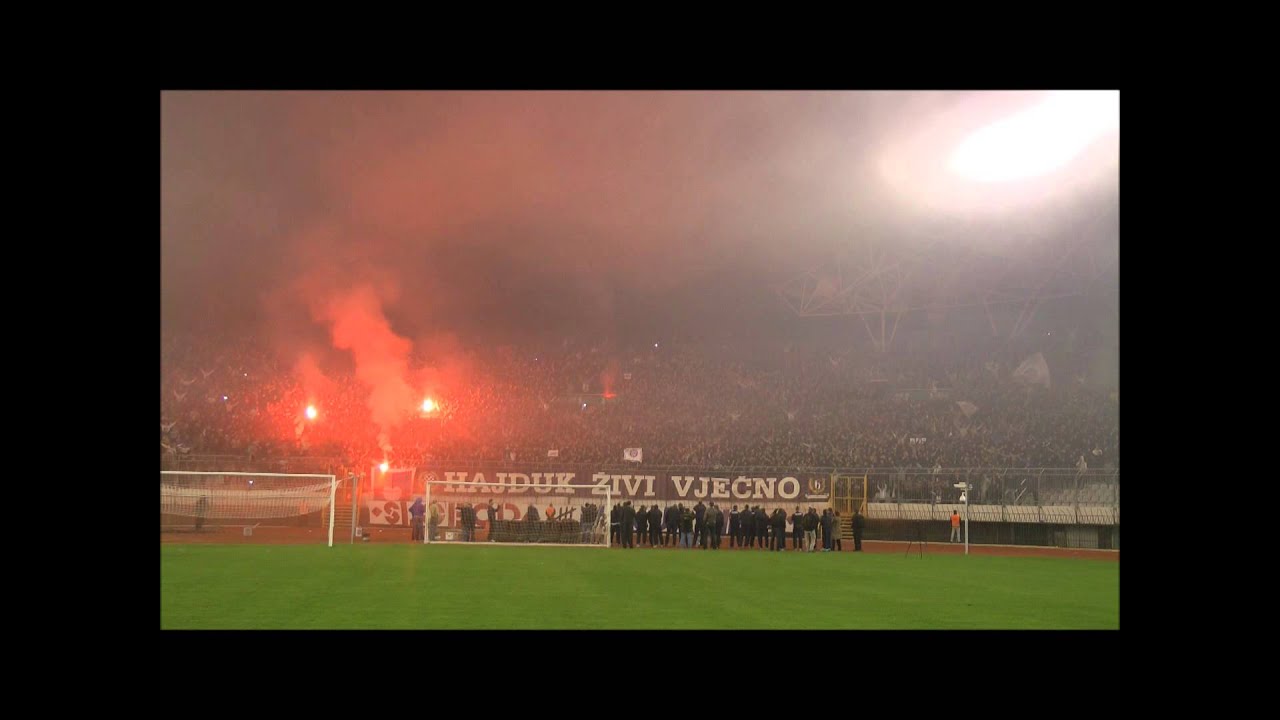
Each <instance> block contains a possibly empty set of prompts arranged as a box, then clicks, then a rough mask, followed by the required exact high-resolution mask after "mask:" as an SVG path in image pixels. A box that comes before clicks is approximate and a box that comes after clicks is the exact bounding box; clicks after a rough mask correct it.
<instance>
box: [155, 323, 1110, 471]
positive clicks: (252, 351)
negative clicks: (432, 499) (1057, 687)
mask: <svg viewBox="0 0 1280 720" xmlns="http://www.w3.org/2000/svg"><path fill="white" fill-rule="evenodd" d="M1037 349H1038V348H1036V347H1035V346H1031V345H1021V346H1018V345H1015V346H1010V345H1008V344H1005V343H1001V344H992V343H990V341H989V339H988V342H987V345H986V346H984V345H981V344H979V345H975V346H973V347H969V348H956V349H954V350H953V351H952V352H948V353H945V354H941V355H940V354H938V353H928V354H920V355H912V354H911V353H890V354H888V355H879V354H875V353H871V352H866V353H860V352H857V351H845V352H833V351H830V350H829V349H824V348H817V347H805V346H801V345H800V344H797V343H779V344H778V346H777V347H775V348H769V349H767V350H765V351H762V350H761V349H760V348H759V347H758V346H752V347H734V346H732V345H731V344H724V343H710V342H687V343H671V344H670V345H669V344H667V343H661V344H658V343H655V344H654V346H653V347H649V346H646V347H644V348H643V349H641V350H634V349H632V350H630V351H627V352H620V351H618V350H614V349H606V348H603V347H599V346H598V347H592V346H590V345H589V344H575V343H571V342H566V343H564V344H563V345H561V346H558V347H556V348H555V349H554V350H551V351H548V350H546V349H545V348H544V349H539V350H520V349H513V348H510V347H507V348H502V349H497V350H493V351H490V352H477V353H472V354H470V355H468V357H467V360H466V367H467V372H466V373H465V374H462V375H459V376H457V377H458V378H462V379H461V380H458V379H457V378H455V379H454V380H453V382H452V384H445V385H441V386H438V387H436V388H435V390H434V391H433V394H434V395H435V398H434V400H433V402H435V403H436V407H435V408H434V410H433V412H430V413H421V414H415V415H412V416H406V417H405V419H404V420H403V422H401V423H399V424H398V425H396V426H395V427H394V428H392V429H391V432H390V438H389V439H390V442H391V444H392V446H393V448H394V450H393V452H394V455H395V457H394V458H393V459H394V460H396V461H397V462H410V463H413V462H417V463H425V462H430V461H431V460H444V459H448V460H459V461H469V462H475V461H481V462H486V463H490V462H508V463H509V462H519V463H540V462H554V463H556V464H576V463H590V464H610V465H618V464H621V461H622V453H623V449H624V448H641V449H642V450H643V462H644V464H645V465H675V466H686V467H696V468H724V469H732V468H746V467H785V468H806V467H812V468H819V467H825V468H829V467H846V468H890V467H895V468H927V469H931V468H936V467H944V468H958V467H1058V468H1068V467H1076V468H1078V467H1081V466H1082V464H1083V465H1087V466H1088V467H1092V468H1102V467H1119V447H1120V445H1119V398H1118V394H1117V391H1116V389H1115V388H1114V387H1105V386H1103V387H1099V386H1097V385H1096V384H1091V383H1086V382H1085V378H1084V376H1083V375H1082V374H1080V373H1081V371H1080V368H1082V367H1083V366H1084V363H1083V361H1082V358H1083V357H1084V356H1085V355H1086V353H1085V352H1083V351H1082V352H1080V353H1078V354H1076V353H1065V352H1051V351H1046V352H1045V353H1044V355H1045V357H1046V358H1048V363H1049V367H1050V368H1051V369H1052V372H1053V378H1052V382H1051V383H1050V385H1049V387H1044V386H1042V385H1034V384H1032V385H1028V384H1027V383H1025V382H1021V381H1020V378H1018V377H1017V375H1016V373H1015V372H1014V371H1015V369H1016V368H1017V367H1018V365H1019V364H1020V363H1021V362H1022V361H1023V360H1024V359H1025V358H1026V357H1027V356H1028V355H1029V354H1031V353H1032V352H1034V351H1036V350H1037ZM430 362H432V359H431V358H416V359H415V360H414V363H415V364H417V365H422V364H427V363H430ZM161 366H162V379H161V441H160V442H161V453H162V455H166V454H167V455H182V454H236V455H247V456H253V457H278V456H288V455H294V456H297V455H308V456H322V455H323V456H331V457H335V458H339V459H341V460H342V461H343V462H345V463H348V464H354V465H359V464H361V463H364V462H368V461H370V460H374V461H376V460H378V459H381V458H382V457H383V456H384V455H385V453H384V451H383V450H382V449H380V448H379V445H378V442H377V436H378V433H379V428H378V427H377V426H375V425H374V423H373V420H372V418H371V414H370V410H369V406H368V397H369V392H370V391H369V388H368V387H367V386H365V385H364V384H362V383H361V382H359V381H358V380H357V379H356V377H355V375H354V373H332V374H330V375H328V376H327V377H326V378H325V379H324V382H323V384H322V387H320V388H319V389H317V388H316V387H315V385H316V384H315V383H314V382H310V383H304V381H303V378H302V377H301V373H300V372H299V371H298V370H296V363H295V362H293V361H284V360H281V359H279V358H277V357H276V356H275V355H273V354H272V353H271V352H269V351H267V350H266V349H265V348H263V347H259V346H255V345H253V344H251V343H249V342H247V341H232V340H226V339H221V338H166V339H164V340H163V341H162V356H161ZM308 404H313V405H314V406H315V407H317V408H318V410H319V413H320V417H318V419H316V421H314V422H312V421H311V420H310V419H308V418H307V417H306V416H305V414H304V410H305V408H306V407H307V405H308Z"/></svg>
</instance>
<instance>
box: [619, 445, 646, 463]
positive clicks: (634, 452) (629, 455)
mask: <svg viewBox="0 0 1280 720" xmlns="http://www.w3.org/2000/svg"><path fill="white" fill-rule="evenodd" d="M622 459H623V460H626V461H627V462H640V461H641V460H643V459H644V450H643V449H642V448H627V449H626V450H623V451H622Z"/></svg>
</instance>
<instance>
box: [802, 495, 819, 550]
mask: <svg viewBox="0 0 1280 720" xmlns="http://www.w3.org/2000/svg"><path fill="white" fill-rule="evenodd" d="M817 541H818V513H817V512H815V511H814V509H813V506H812V505H810V506H809V512H807V513H805V516H804V549H805V551H806V552H813V546H814V545H815V544H816V543H817Z"/></svg>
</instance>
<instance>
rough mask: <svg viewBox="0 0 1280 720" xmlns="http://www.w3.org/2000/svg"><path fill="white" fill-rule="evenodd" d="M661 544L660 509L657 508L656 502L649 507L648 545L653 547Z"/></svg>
mask: <svg viewBox="0 0 1280 720" xmlns="http://www.w3.org/2000/svg"><path fill="white" fill-rule="evenodd" d="M661 544H662V511H661V510H659V509H658V504H657V503H654V505H653V507H651V508H649V547H651V548H655V547H658V546H659V545H661Z"/></svg>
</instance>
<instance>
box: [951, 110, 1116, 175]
mask: <svg viewBox="0 0 1280 720" xmlns="http://www.w3.org/2000/svg"><path fill="white" fill-rule="evenodd" d="M1119 127H1120V93H1119V92H1116V91H1103V92H1055V93H1050V95H1049V97H1048V98H1046V99H1045V100H1044V102H1042V103H1040V104H1038V105H1036V106H1034V107H1032V108H1029V109H1027V110H1024V111H1022V112H1019V113H1017V114H1014V115H1012V116H1010V117H1007V118H1005V119H1003V120H999V121H997V122H994V123H991V124H990V125H987V126H986V127H983V128H982V129H980V130H978V131H976V132H974V133H973V134H971V135H969V136H968V137H967V138H965V140H964V141H963V142H961V143H960V145H959V146H958V147H957V148H956V149H955V151H954V152H953V153H952V154H951V161H950V168H951V170H952V172H955V173H956V174H958V175H961V176H963V177H965V178H968V179H970V180H976V181H978V182H984V183H998V182H1008V181H1011V180H1021V179H1023V178H1029V177H1034V176H1036V175H1043V174H1045V173H1048V172H1051V171H1053V170H1056V169H1057V168H1060V167H1062V166H1064V165H1066V164H1067V163H1069V162H1070V161H1071V160H1072V159H1074V158H1075V157H1076V156H1078V155H1080V154H1081V153H1083V152H1084V151H1085V150H1086V149H1087V148H1088V147H1089V146H1090V145H1091V144H1092V143H1093V142H1094V140H1096V139H1097V138H1098V137H1100V136H1101V135H1103V134H1105V133H1107V132H1109V131H1112V130H1115V129H1117V128H1119Z"/></svg>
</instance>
